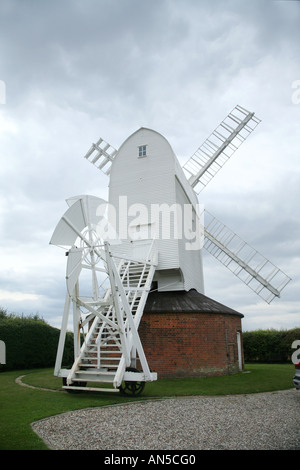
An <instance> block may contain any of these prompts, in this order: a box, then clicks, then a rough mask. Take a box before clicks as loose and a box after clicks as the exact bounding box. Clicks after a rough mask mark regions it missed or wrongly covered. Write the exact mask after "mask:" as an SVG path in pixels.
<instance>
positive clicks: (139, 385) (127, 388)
mask: <svg viewBox="0 0 300 470" xmlns="http://www.w3.org/2000/svg"><path fill="white" fill-rule="evenodd" d="M126 372H139V370H137V369H135V368H134V367H127V368H126ZM145 385H146V383H145V382H142V381H137V382H133V381H129V380H124V381H123V382H122V385H120V387H119V390H120V393H121V395H126V396H130V397H137V396H138V395H140V394H141V393H142V391H143V390H144V388H145Z"/></svg>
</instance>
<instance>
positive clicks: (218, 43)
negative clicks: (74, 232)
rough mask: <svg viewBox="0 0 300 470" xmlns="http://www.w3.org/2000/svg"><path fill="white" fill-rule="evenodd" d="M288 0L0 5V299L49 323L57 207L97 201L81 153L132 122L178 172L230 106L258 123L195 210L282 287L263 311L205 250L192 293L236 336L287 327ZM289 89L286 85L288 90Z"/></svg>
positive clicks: (291, 184)
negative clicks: (168, 150) (209, 301)
mask: <svg viewBox="0 0 300 470" xmlns="http://www.w3.org/2000/svg"><path fill="white" fill-rule="evenodd" d="M299 62H300V2H297V1H271V0H259V1H253V0H252V1H251V2H246V1H242V0H229V1H226V2H225V1H220V0H213V1H201V0H142V1H141V0H84V1H83V0H62V1H58V0H54V1H51V2H50V1H46V0H45V1H38V0H2V1H1V4H0V80H1V81H2V82H1V84H2V85H3V84H4V85H5V87H6V90H5V94H3V93H4V92H3V86H2V95H1V96H0V101H1V104H0V146H1V166H0V178H1V185H0V191H1V199H0V243H1V270H0V305H1V306H2V307H4V308H7V310H8V311H10V312H11V311H13V312H17V313H21V312H24V314H30V313H36V312H39V314H40V315H41V316H43V317H44V318H45V320H46V321H48V322H49V323H50V324H52V325H54V326H58V327H59V326H60V319H61V313H62V308H63V302H64V296H65V284H64V276H65V257H64V256H63V252H62V251H61V250H59V249H58V248H56V247H54V246H50V245H49V240H50V238H51V235H52V232H53V230H54V228H55V226H56V224H57V222H58V220H59V218H60V217H61V216H62V214H63V213H64V212H65V210H66V208H67V206H66V203H65V199H66V198H68V197H70V196H73V195H77V194H93V195H95V196H99V197H103V198H104V199H107V184H108V179H107V177H106V176H105V175H104V174H102V173H101V172H99V171H97V170H96V169H95V168H94V167H93V166H92V165H91V164H90V163H88V162H87V161H86V160H84V158H83V155H84V154H85V153H86V151H87V150H88V149H89V147H90V145H91V143H92V142H95V141H96V140H97V139H98V138H99V137H100V136H101V137H103V138H104V139H105V140H106V141H107V142H109V143H110V144H111V145H113V146H114V147H116V148H118V147H119V146H120V145H121V143H122V142H123V141H124V140H125V139H126V138H127V137H128V135H130V134H131V133H132V132H134V131H135V130H137V129H138V128H140V127H142V126H144V127H150V128H153V129H155V130H157V131H158V132H160V133H162V134H163V135H164V136H165V137H166V138H167V139H168V140H169V142H170V144H171V145H172V147H173V149H174V151H175V153H176V155H177V156H178V158H179V160H180V162H181V163H182V164H184V163H185V161H186V160H187V159H188V158H189V157H190V156H191V155H192V154H193V153H194V151H195V150H196V149H197V148H198V147H199V145H200V144H201V143H202V142H203V141H204V140H205V139H206V138H207V137H208V135H209V134H210V133H211V132H212V131H213V129H214V128H215V127H216V126H217V125H218V124H219V122H220V121H221V120H222V119H223V118H224V117H225V116H226V115H227V114H228V112H230V111H231V110H232V109H233V108H234V106H235V105H236V104H240V105H242V106H244V107H245V108H247V109H249V110H250V111H255V113H256V115H257V116H258V117H259V118H260V119H261V120H262V122H261V123H260V124H259V126H258V127H257V129H256V130H255V132H254V133H253V134H252V135H251V136H250V137H249V138H248V140H247V141H246V142H245V143H244V144H243V145H242V147H241V148H240V149H239V150H238V152H237V153H236V154H235V155H234V156H233V157H232V159H231V160H230V162H228V163H227V164H226V166H225V167H224V168H223V169H222V170H221V171H220V172H219V173H218V175H217V176H216V177H215V178H214V179H213V180H212V181H211V182H210V183H209V185H208V186H207V188H206V189H205V190H204V191H203V192H202V193H201V196H200V197H199V202H201V203H203V204H204V205H205V207H206V208H207V209H208V210H209V211H210V212H212V213H213V214H214V215H215V216H216V217H217V218H218V219H220V220H221V221H222V222H224V223H225V224H226V225H228V226H229V227H230V228H231V229H232V230H233V231H235V232H237V233H238V234H239V235H240V236H241V237H242V238H244V239H245V240H246V241H247V242H248V243H250V244H251V245H253V246H254V247H255V248H256V249H258V250H259V251H260V252H262V253H263V254H264V255H265V256H266V257H267V258H268V259H270V260H271V261H272V262H273V263H274V264H276V265H278V266H279V267H280V268H281V269H282V270H283V271H285V272H286V273H287V274H288V275H289V276H290V277H291V278H292V282H291V283H290V284H289V285H288V286H287V287H286V289H285V290H284V291H283V293H282V297H281V298H280V299H276V300H274V301H273V302H272V304H271V305H267V304H265V303H264V302H263V301H261V300H260V298H259V297H257V296H256V294H254V293H253V292H252V291H251V290H249V288H247V287H246V286H244V285H243V284H242V283H241V282H240V281H239V280H238V279H237V278H235V277H234V276H233V274H231V273H230V272H229V271H228V270H226V268H224V267H223V266H222V265H220V264H219V263H218V262H217V261H216V260H215V259H214V258H212V257H211V256H210V255H209V254H205V255H204V273H205V288H206V295H207V296H209V297H212V298H214V299H216V300H218V301H219V302H222V303H224V304H225V305H228V306H230V307H232V308H235V309H236V310H238V311H240V312H241V313H243V314H244V315H245V318H244V320H243V328H244V330H251V329H256V328H292V327H294V326H299V325H300V315H299V313H300V312H299V297H300V269H299V263H300V242H299V232H300V218H299V201H300V185H299V174H300V161H299V148H300V93H299V92H297V88H293V86H294V87H299V88H300V86H299V85H300V67H299ZM298 91H299V89H298Z"/></svg>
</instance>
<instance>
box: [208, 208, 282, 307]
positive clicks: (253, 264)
mask: <svg viewBox="0 0 300 470" xmlns="http://www.w3.org/2000/svg"><path fill="white" fill-rule="evenodd" d="M204 218H205V228H204V235H205V237H204V248H205V249H206V250H207V251H208V252H209V253H210V254H212V255H213V256H214V257H215V258H216V259H217V260H218V261H220V262H221V263H222V264H223V265H224V266H226V267H227V268H228V269H229V270H230V271H231V272H232V273H233V274H235V276H237V277H238V278H239V279H240V280H241V281H243V282H244V283H245V284H246V285H247V286H249V287H250V288H251V289H252V290H253V291H254V292H255V293H256V294H258V295H259V296H260V297H261V298H262V299H263V300H265V301H266V302H267V303H270V302H271V301H272V300H273V299H274V297H280V293H281V291H282V289H283V288H284V287H285V286H286V285H287V284H288V283H289V282H290V280H291V279H290V277H288V276H287V275H286V274H285V273H284V272H283V271H281V270H280V269H279V268H277V267H276V266H275V265H274V264H273V263H271V262H270V261H269V260H268V259H267V258H265V257H264V256H263V255H262V254H260V253H259V252H258V251H257V250H256V249H255V248H253V247H252V246H250V245H249V244H248V243H246V242H245V241H244V240H242V239H241V238H240V237H239V236H238V235H237V234H236V233H234V232H233V231H232V230H230V229H229V228H228V227H226V225H224V224H223V223H222V222H220V221H219V220H217V219H216V218H215V217H214V216H213V215H212V214H211V213H209V212H208V211H207V210H205V215H204Z"/></svg>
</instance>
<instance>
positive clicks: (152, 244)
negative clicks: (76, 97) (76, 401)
mask: <svg viewBox="0 0 300 470" xmlns="http://www.w3.org/2000/svg"><path fill="white" fill-rule="evenodd" d="M258 123H259V120H258V119H257V118H256V117H255V115H254V113H250V112H249V111H247V110H245V109H244V108H242V107H240V106H236V107H235V108H234V109H233V111H232V112H231V113H230V114H229V115H228V116H227V117H226V118H225V119H224V121H222V123H221V124H220V125H219V126H218V127H217V128H216V130H215V131H214V132H213V133H212V134H211V135H210V136H209V138H208V139H207V140H206V141H205V142H204V143H203V144H202V145H201V147H199V148H198V150H197V151H196V152H195V154H194V155H193V156H192V157H191V158H190V159H189V160H188V161H187V163H186V164H185V165H184V166H183V168H182V167H181V166H180V164H179V162H178V160H177V158H176V156H175V154H174V152H173V150H172V147H171V146H170V144H169V143H168V141H167V140H166V139H165V138H164V137H163V136H162V135H161V134H159V133H158V132H156V131H154V130H151V129H147V128H141V129H139V130H138V131H136V132H134V133H133V134H132V135H131V136H130V137H128V138H127V139H126V140H125V142H124V143H123V144H122V145H121V147H120V148H119V150H116V149H115V148H113V147H112V146H111V145H109V144H108V143H106V142H105V141H103V139H99V140H98V142H96V144H93V145H92V147H91V149H90V150H89V151H88V153H87V154H86V156H85V157H86V158H87V159H88V160H90V161H91V162H92V163H93V164H94V165H95V166H96V167H97V168H99V169H101V170H102V171H104V172H105V173H106V174H107V175H108V176H109V198H108V202H106V201H103V200H101V199H99V198H96V197H94V196H76V197H73V198H70V199H69V200H68V205H69V209H68V210H67V211H66V212H65V214H64V215H63V217H62V218H61V220H60V222H59V223H58V225H57V227H56V229H55V231H54V234H53V236H52V239H51V243H52V244H55V245H59V246H63V247H66V248H67V250H68V252H67V254H68V259H67V274H66V282H67V293H66V300H65V309H64V314H63V321H62V329H61V335H60V341H59V347H58V353H57V359H56V365H55V375H58V376H61V377H63V380H64V384H65V388H66V389H68V390H70V389H71V388H74V387H75V388H79V389H81V388H84V387H85V386H86V384H87V383H88V382H110V383H112V384H113V389H112V390H118V389H120V390H121V391H122V392H123V393H130V394H133V395H136V394H138V393H140V392H141V391H142V389H143V387H144V384H145V382H147V381H152V380H156V379H157V375H158V376H159V377H161V378H162V377H182V376H206V375H221V374H229V373H232V372H237V371H238V370H241V369H242V368H243V351H242V339H241V338H242V336H241V332H242V327H241V318H242V317H243V315H242V314H241V313H239V312H236V311H234V310H232V309H230V308H229V307H226V306H224V305H222V304H220V303H218V302H216V301H215V300H213V299H211V298H208V297H206V296H205V294H204V276H203V263H202V249H203V248H204V249H206V250H207V251H208V252H209V253H211V254H212V255H213V256H215V258H216V259H218V260H219V261H220V262H221V263H222V264H223V265H225V266H226V267H227V268H229V269H230V270H231V271H232V272H233V273H234V274H235V275H236V276H237V277H239V278H240V279H241V280H242V281H243V282H244V283H246V284H247V285H248V286H249V287H250V288H252V289H253V290H254V291H255V292H256V293H257V294H258V295H260V296H261V297H262V298H263V299H264V300H266V301H267V302H270V301H271V300H272V299H273V298H274V297H279V295H280V291H281V290H282V289H283V288H284V286H285V285H286V284H287V283H288V281H289V278H288V277H287V276H286V275H285V274H284V273H283V272H282V271H280V270H279V269H278V268H276V267H275V266H274V265H273V264H272V263H270V262H269V261H268V260H267V259H266V258H264V257H263V256H262V255H261V254H259V253H258V252H257V251H256V250H255V249H254V248H252V247H251V246H250V245H248V244H247V243H246V242H244V241H243V240H241V238H240V237H238V236H237V235H236V234H235V233H234V232H232V231H231V230H230V229H229V228H228V227H226V226H225V225H224V224H222V223H221V222H219V221H218V220H217V219H216V218H215V217H214V216H212V215H211V214H210V213H209V212H207V211H206V210H205V213H204V208H203V207H202V206H201V205H200V204H199V202H198V196H197V194H199V192H200V191H201V190H202V189H203V188H205V186H206V184H207V183H208V182H209V181H210V180H211V178H213V177H214V176H215V174H216V173H217V172H218V171H219V169H220V168H221V167H222V166H223V165H224V164H225V163H226V161H228V159H229V158H230V157H231V155H232V154H233V153H234V152H235V150H237V148H238V147H239V146H240V144H241V143H242V142H243V141H244V140H245V139H246V138H247V137H248V135H249V134H250V133H251V132H252V131H253V130H254V128H255V127H256V126H257V124H258ZM83 274H84V276H83ZM86 274H88V275H89V281H88V280H87V277H86ZM103 276H107V277H106V284H105V282H104V281H103ZM102 282H104V285H105V288H104V289H103V288H102V287H101V286H102V284H101V283H102ZM82 286H84V287H85V291H84V292H83V289H82ZM87 286H88V287H89V289H88V292H87V291H86V287H87ZM71 310H72V312H73V324H74V333H75V334H74V356H75V360H74V364H73V365H72V367H69V368H64V367H63V366H62V354H63V348H64V339H65V334H66V328H67V322H68V316H69V312H70V311H71ZM87 325H89V329H88V332H87V333H86V335H85V340H84V342H83V344H82V345H81V344H80V340H79V338H80V334H79V333H80V332H81V331H83V330H84V328H85V326H87ZM90 389H93V388H92V387H90ZM106 390H107V389H106Z"/></svg>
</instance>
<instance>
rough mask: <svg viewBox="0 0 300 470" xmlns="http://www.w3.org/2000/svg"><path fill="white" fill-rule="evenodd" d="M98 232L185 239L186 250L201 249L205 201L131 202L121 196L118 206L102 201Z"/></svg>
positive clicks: (108, 235) (117, 236)
mask: <svg viewBox="0 0 300 470" xmlns="http://www.w3.org/2000/svg"><path fill="white" fill-rule="evenodd" d="M96 216H97V218H98V219H99V220H98V223H97V225H96V232H97V235H98V237H99V238H101V239H103V240H107V241H110V240H124V239H129V240H132V241H136V240H145V239H160V240H183V241H184V248H185V249H186V250H200V249H201V248H202V247H203V243H204V206H203V205H202V204H196V205H192V204H178V203H174V204H171V205H170V204H167V203H162V204H148V205H145V204H141V203H135V204H132V205H130V206H129V205H128V200H127V196H119V201H118V206H117V208H116V207H115V206H114V205H113V204H109V203H105V204H100V205H99V206H98V208H97V210H96Z"/></svg>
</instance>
